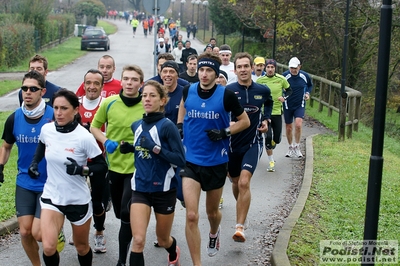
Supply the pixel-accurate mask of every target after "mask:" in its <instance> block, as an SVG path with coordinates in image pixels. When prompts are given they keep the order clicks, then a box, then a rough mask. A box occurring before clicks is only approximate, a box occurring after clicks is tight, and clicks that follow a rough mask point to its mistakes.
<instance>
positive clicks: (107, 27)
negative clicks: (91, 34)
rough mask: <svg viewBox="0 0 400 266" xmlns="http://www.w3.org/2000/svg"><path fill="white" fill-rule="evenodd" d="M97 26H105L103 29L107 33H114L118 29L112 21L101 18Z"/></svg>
mask: <svg viewBox="0 0 400 266" xmlns="http://www.w3.org/2000/svg"><path fill="white" fill-rule="evenodd" d="M97 26H99V27H103V29H104V31H105V32H106V33H107V35H110V34H114V33H116V32H117V30H118V27H117V26H116V25H115V24H112V23H110V22H108V21H104V20H99V21H98V23H97Z"/></svg>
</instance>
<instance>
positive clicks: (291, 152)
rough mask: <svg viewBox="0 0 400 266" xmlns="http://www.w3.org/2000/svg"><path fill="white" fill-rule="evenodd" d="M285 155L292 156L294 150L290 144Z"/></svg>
mask: <svg viewBox="0 0 400 266" xmlns="http://www.w3.org/2000/svg"><path fill="white" fill-rule="evenodd" d="M285 156H286V157H293V156H294V150H293V147H292V146H289V150H288V152H287V153H286V155H285Z"/></svg>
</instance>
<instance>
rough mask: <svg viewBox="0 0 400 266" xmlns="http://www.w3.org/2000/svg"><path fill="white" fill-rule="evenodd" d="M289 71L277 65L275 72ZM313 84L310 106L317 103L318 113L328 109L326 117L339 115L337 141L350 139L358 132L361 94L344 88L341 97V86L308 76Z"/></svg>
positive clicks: (281, 65)
mask: <svg viewBox="0 0 400 266" xmlns="http://www.w3.org/2000/svg"><path fill="white" fill-rule="evenodd" d="M287 69H289V67H288V66H287V65H283V64H280V63H277V72H278V73H283V72H284V71H286V70H287ZM308 74H309V75H310V78H311V79H312V82H313V85H314V86H313V90H312V92H311V95H310V96H311V97H310V106H314V102H317V103H318V112H322V111H323V109H324V107H326V108H327V109H328V116H332V113H333V112H337V113H339V121H338V132H339V140H344V139H345V135H346V136H347V138H352V136H353V131H356V132H357V131H358V123H359V122H360V116H361V96H362V93H361V92H359V91H357V90H354V89H353V88H350V87H347V86H346V87H345V93H344V94H343V95H341V84H339V83H337V82H333V81H331V80H328V79H326V78H322V77H319V76H316V75H313V74H310V73H308Z"/></svg>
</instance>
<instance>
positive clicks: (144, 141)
mask: <svg viewBox="0 0 400 266" xmlns="http://www.w3.org/2000/svg"><path fill="white" fill-rule="evenodd" d="M139 145H140V146H142V147H143V148H145V149H148V150H149V151H152V150H153V148H154V146H156V144H155V143H154V141H153V140H152V139H151V138H146V137H145V136H142V137H141V138H140V142H139Z"/></svg>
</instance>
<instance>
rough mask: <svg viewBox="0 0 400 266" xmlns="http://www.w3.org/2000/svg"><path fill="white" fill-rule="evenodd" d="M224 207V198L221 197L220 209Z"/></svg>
mask: <svg viewBox="0 0 400 266" xmlns="http://www.w3.org/2000/svg"><path fill="white" fill-rule="evenodd" d="M223 207H224V197H223V196H221V198H220V199H219V206H218V208H220V209H222V208H223Z"/></svg>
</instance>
